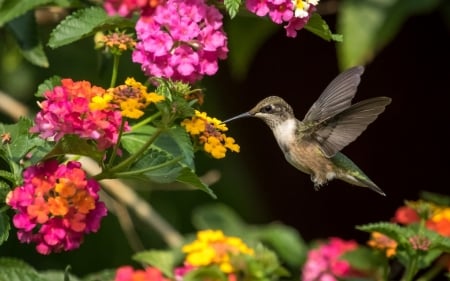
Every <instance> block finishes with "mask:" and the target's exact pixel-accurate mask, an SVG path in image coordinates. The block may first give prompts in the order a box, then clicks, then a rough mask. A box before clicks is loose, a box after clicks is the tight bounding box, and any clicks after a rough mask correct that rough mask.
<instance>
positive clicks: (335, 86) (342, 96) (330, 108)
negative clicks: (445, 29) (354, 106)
mask: <svg viewBox="0 0 450 281" xmlns="http://www.w3.org/2000/svg"><path fill="white" fill-rule="evenodd" d="M363 72H364V67H362V66H356V67H353V68H350V69H348V70H346V71H344V72H342V73H341V74H339V75H338V76H337V77H336V78H334V79H333V81H331V83H330V84H329V85H328V86H327V87H326V88H325V90H324V91H323V93H322V94H321V95H320V97H319V98H318V99H317V101H316V102H315V103H314V104H313V105H312V106H311V108H310V109H309V110H308V112H307V113H306V115H305V118H304V119H303V121H304V122H309V121H311V122H319V123H320V122H322V121H324V120H327V119H329V118H331V117H333V116H335V115H336V114H338V113H339V112H342V111H343V110H345V109H346V108H349V107H350V105H351V102H352V99H353V97H354V96H355V93H356V89H357V87H358V85H359V82H360V81H361V79H360V76H361V74H362V73H363Z"/></svg>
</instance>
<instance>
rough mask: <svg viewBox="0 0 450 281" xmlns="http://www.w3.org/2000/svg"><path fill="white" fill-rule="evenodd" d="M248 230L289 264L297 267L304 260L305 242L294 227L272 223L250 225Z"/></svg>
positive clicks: (305, 252)
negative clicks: (256, 225)
mask: <svg viewBox="0 0 450 281" xmlns="http://www.w3.org/2000/svg"><path fill="white" fill-rule="evenodd" d="M249 232H250V233H251V234H250V235H251V237H252V238H253V239H257V240H259V241H261V242H263V243H264V244H265V245H268V246H270V247H271V248H272V249H273V250H274V251H275V252H277V254H278V255H279V256H280V258H281V259H282V260H283V261H286V262H287V263H288V264H289V265H290V266H292V267H298V266H299V265H301V264H303V263H304V262H305V260H306V254H307V252H308V249H307V246H306V243H305V242H304V241H303V239H302V237H301V236H300V234H299V233H298V231H297V230H295V229H294V228H292V227H290V226H286V225H283V224H279V223H273V224H269V225H264V226H258V227H252V228H250V231H249Z"/></svg>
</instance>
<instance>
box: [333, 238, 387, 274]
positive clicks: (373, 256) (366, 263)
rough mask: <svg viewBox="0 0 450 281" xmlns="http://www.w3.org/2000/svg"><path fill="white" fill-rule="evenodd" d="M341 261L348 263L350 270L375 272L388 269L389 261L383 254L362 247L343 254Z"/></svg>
mask: <svg viewBox="0 0 450 281" xmlns="http://www.w3.org/2000/svg"><path fill="white" fill-rule="evenodd" d="M341 259H343V260H346V261H348V262H349V263H350V264H351V266H352V268H354V269H357V270H358V271H363V272H377V271H380V270H388V269H389V260H388V258H387V257H386V255H385V254H384V253H380V252H376V251H373V249H369V248H367V247H364V246H360V247H358V248H357V249H355V250H352V251H348V252H345V253H344V254H343V255H342V256H341ZM379 274H382V272H379ZM381 276H382V275H381ZM381 276H380V277H381ZM379 280H381V279H379Z"/></svg>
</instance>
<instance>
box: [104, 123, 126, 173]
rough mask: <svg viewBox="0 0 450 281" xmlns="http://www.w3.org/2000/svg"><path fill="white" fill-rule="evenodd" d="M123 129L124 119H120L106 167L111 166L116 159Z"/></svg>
mask: <svg viewBox="0 0 450 281" xmlns="http://www.w3.org/2000/svg"><path fill="white" fill-rule="evenodd" d="M124 127H125V119H123V118H122V123H120V129H119V135H118V136H117V142H116V144H115V145H114V147H113V150H112V152H111V158H110V159H109V161H108V165H107V166H106V167H111V165H112V164H113V163H114V160H115V159H116V155H117V150H118V149H119V146H120V139H121V138H122V134H123V128H124Z"/></svg>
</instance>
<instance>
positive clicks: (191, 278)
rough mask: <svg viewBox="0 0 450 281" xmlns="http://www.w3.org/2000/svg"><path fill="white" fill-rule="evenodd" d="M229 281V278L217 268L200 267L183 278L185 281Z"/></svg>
mask: <svg viewBox="0 0 450 281" xmlns="http://www.w3.org/2000/svg"><path fill="white" fill-rule="evenodd" d="M205 280H214V281H227V280H228V278H227V276H226V275H225V273H223V272H222V271H221V270H220V269H219V268H218V267H217V266H209V267H199V268H198V269H195V270H192V271H189V272H188V273H187V274H186V275H184V276H183V281H205Z"/></svg>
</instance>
